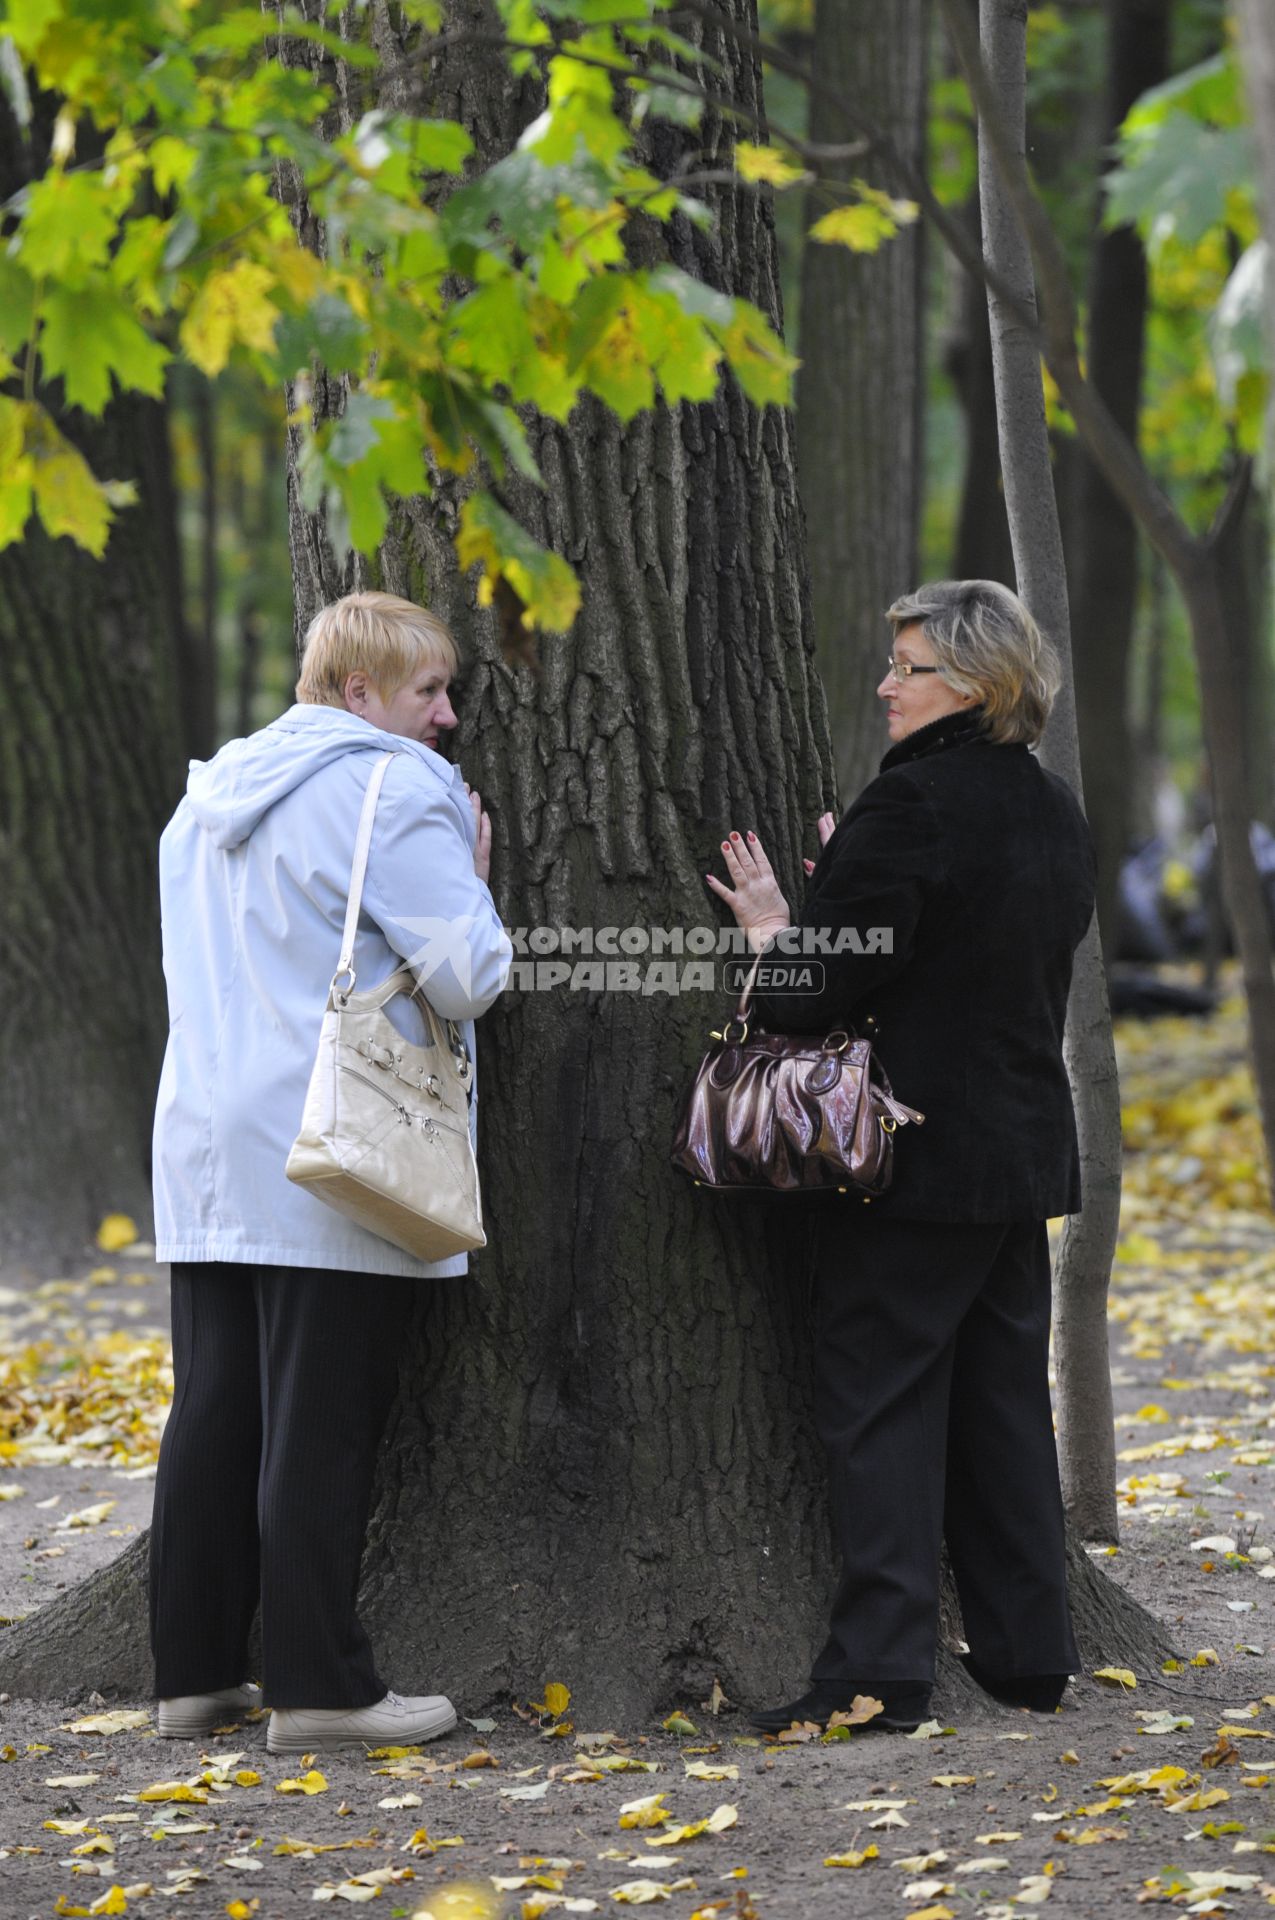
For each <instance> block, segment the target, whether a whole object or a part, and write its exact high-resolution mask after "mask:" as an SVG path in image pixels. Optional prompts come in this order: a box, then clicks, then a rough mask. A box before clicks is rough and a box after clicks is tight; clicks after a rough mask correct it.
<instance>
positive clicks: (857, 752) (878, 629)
mask: <svg viewBox="0 0 1275 1920" xmlns="http://www.w3.org/2000/svg"><path fill="white" fill-rule="evenodd" d="M928 16H929V0H897V4H896V5H895V6H893V7H882V6H880V5H879V4H878V0H816V6H815V25H814V37H813V45H812V49H811V58H812V62H813V65H814V69H815V71H816V72H817V73H820V74H822V75H824V76H825V77H826V78H827V79H828V81H829V82H830V83H831V84H832V85H833V86H834V87H836V88H837V89H839V90H840V91H842V92H844V93H846V94H847V95H851V96H853V97H856V98H864V99H869V100H871V101H872V102H873V108H874V111H875V112H876V113H877V114H879V115H880V117H881V118H882V119H883V120H887V121H888V122H889V123H890V125H891V127H892V128H893V130H894V134H895V138H896V140H897V141H898V143H899V145H900V146H901V147H902V148H904V149H905V150H906V151H907V153H908V154H909V156H910V158H911V159H912V160H913V162H914V163H915V164H917V165H921V164H923V161H924V152H925V99H926V85H925V74H926V53H927V47H928V43H929V36H928V32H927V27H928ZM810 137H811V139H812V140H815V141H818V142H820V143H824V144H828V145H831V144H833V143H837V142H850V141H852V140H853V139H854V137H855V129H854V128H853V127H851V126H849V125H848V124H847V122H846V118H845V115H844V113H843V112H842V111H841V110H840V109H839V108H838V105H837V103H836V100H835V99H833V98H830V97H829V96H828V95H827V94H824V93H819V94H816V95H815V96H814V97H813V98H812V100H811V102H810ZM843 170H845V169H843ZM874 180H876V176H875V175H874ZM876 184H878V185H883V186H887V187H894V188H897V189H899V190H900V191H901V182H899V181H898V180H892V179H889V178H882V179H880V180H876ZM829 204H830V203H829V200H828V196H827V193H826V191H820V190H819V189H815V190H814V191H812V192H811V194H810V195H809V196H808V201H807V220H808V222H809V223H810V224H813V222H814V220H815V219H817V218H818V217H819V215H821V214H823V213H825V212H826V211H827V210H828V206H829ZM922 270H923V252H922V228H921V225H920V223H919V222H918V223H917V224H916V225H915V226H913V227H910V228H907V229H906V230H905V231H904V232H903V233H901V234H900V235H899V236H898V237H897V238H896V239H895V240H893V241H891V242H890V243H889V244H888V245H887V246H884V247H882V248H881V249H880V251H879V252H877V253H872V254H854V253H851V252H850V251H849V250H848V249H847V248H845V247H829V246H821V245H819V244H818V243H811V242H807V243H806V245H805V247H804V249H803V252H802V263H801V316H802V319H801V371H800V373H799V374H798V377H797V472H798V478H799V481H800V486H801V499H802V505H803V506H804V508H805V513H806V530H807V536H808V553H809V561H810V592H811V609H812V613H813V616H814V633H815V651H816V656H817V659H818V662H819V672H820V675H821V677H822V680H823V684H824V690H825V692H826V694H827V699H828V713H829V719H830V722H831V726H832V736H833V745H834V751H835V754H836V763H837V783H838V788H839V791H840V794H841V799H842V802H843V804H846V803H848V802H849V801H851V800H853V799H854V797H855V795H856V794H857V793H858V792H859V791H860V789H861V788H862V787H863V786H864V785H865V784H866V783H867V781H868V780H869V779H871V778H872V776H873V775H874V774H875V773H876V770H877V763H878V762H879V760H880V758H881V725H880V718H879V715H878V711H877V707H878V703H877V701H876V700H875V699H874V697H873V690H874V688H875V687H876V684H877V682H878V681H879V680H880V678H881V672H882V667H881V661H882V658H883V656H884V655H885V654H886V653H887V652H888V651H889V647H888V633H887V629H886V626H885V622H884V620H883V618H882V616H883V614H884V612H885V609H886V608H887V607H888V606H889V605H890V603H891V601H892V600H895V599H897V598H898V596H899V595H900V594H901V593H907V592H909V591H910V590H911V588H912V587H914V586H915V585H916V566H917V527H918V520H919V515H920V501H921V485H922V478H923V474H922V431H923V423H924V412H925V377H924V371H923V367H922V360H921V331H922V318H923V312H924V289H923V283H922Z"/></svg>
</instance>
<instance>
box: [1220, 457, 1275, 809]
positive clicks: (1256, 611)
mask: <svg viewBox="0 0 1275 1920" xmlns="http://www.w3.org/2000/svg"><path fill="white" fill-rule="evenodd" d="M1269 556H1270V527H1269V522H1268V520H1267V517H1266V514H1265V512H1264V510H1263V502H1262V499H1261V496H1260V495H1259V494H1258V493H1257V490H1256V489H1255V488H1250V489H1249V491H1248V494H1247V496H1246V498H1245V501H1244V509H1243V512H1242V513H1240V514H1238V515H1237V516H1236V518H1235V519H1234V520H1233V521H1232V522H1231V523H1230V524H1229V525H1228V526H1227V528H1226V530H1225V532H1224V534H1223V536H1222V539H1221V540H1220V542H1219V543H1218V554H1217V562H1218V584H1219V586H1220V588H1221V591H1222V604H1223V607H1224V608H1225V612H1226V625H1227V629H1228V631H1229V633H1230V636H1231V647H1232V649H1233V651H1234V654H1235V672H1236V678H1237V680H1238V682H1239V690H1240V699H1241V702H1242V705H1243V710H1244V722H1245V726H1246V728H1247V738H1246V742H1245V756H1244V758H1245V765H1246V767H1247V770H1248V776H1249V812H1250V814H1251V815H1252V817H1253V819H1254V820H1265V821H1266V822H1267V823H1268V824H1269V821H1270V807H1271V778H1272V772H1273V771H1275V769H1273V768H1272V764H1271V763H1272V753H1271V744H1272V743H1271V661H1270V625H1269V622H1270V594H1269V571H1268V561H1269Z"/></svg>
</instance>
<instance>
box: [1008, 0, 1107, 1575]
mask: <svg viewBox="0 0 1275 1920" xmlns="http://www.w3.org/2000/svg"><path fill="white" fill-rule="evenodd" d="M979 19H980V34H981V39H982V45H983V57H984V60H985V62H986V64H987V67H988V70H989V73H990V74H991V77H992V80H993V82H994V84H995V85H996V88H997V91H998V94H999V98H1000V101H1001V110H1002V112H1003V114H1004V117H1005V122H1006V126H1007V129H1008V132H1009V137H1010V138H1011V139H1013V140H1014V141H1015V143H1016V145H1017V147H1018V150H1019V151H1020V152H1021V151H1023V149H1024V147H1025V145H1026V96H1027V56H1026V29H1027V22H1026V12H1025V9H1024V8H1023V7H1022V5H1021V0H981V6H980V14H979ZM979 194H980V199H981V202H982V208H983V245H984V251H985V255H986V259H987V263H988V265H989V267H990V268H991V269H992V270H993V272H994V273H995V274H997V275H999V276H1000V279H1001V281H1002V282H1003V283H1004V284H1007V285H1008V286H1009V287H1011V288H1012V289H1013V291H1014V292H1015V294H1016V295H1017V297H1018V299H1019V301H1020V302H1022V303H1024V304H1025V305H1028V306H1030V307H1032V308H1034V306H1035V299H1036V293H1035V282H1034V278H1033V274H1032V264H1031V255H1030V252H1029V249H1028V246H1027V241H1026V239H1025V237H1024V235H1023V233H1022V231H1021V229H1020V227H1019V225H1018V222H1017V220H1016V219H1015V217H1014V213H1013V209H1012V208H1011V206H1010V204H1009V201H1008V199H1007V197H1006V194H1005V191H1004V187H1003V184H1002V181H1001V178H1000V174H999V171H998V169H997V165H996V160H995V156H994V154H993V153H992V152H991V150H990V148H989V145H988V143H987V141H986V140H985V138H984V137H983V135H982V130H981V128H980V139H979ZM988 302H989V311H990V315H991V328H992V353H993V358H994V362H995V369H996V409H997V415H998V418H999V422H1000V445H1001V468H1002V471H1003V473H1004V476H1005V499H1006V504H1007V507H1008V510H1009V525H1010V534H1011V537H1012V540H1013V545H1014V564H1015V569H1016V572H1017V576H1018V591H1019V592H1020V594H1021V595H1022V597H1023V599H1024V600H1025V602H1026V603H1027V605H1028V606H1029V607H1030V608H1031V610H1032V612H1033V614H1034V615H1035V617H1036V619H1037V621H1038V622H1039V624H1040V626H1041V627H1042V629H1043V630H1044V632H1045V633H1046V634H1048V636H1049V638H1050V639H1051V640H1052V641H1053V643H1054V645H1055V646H1056V647H1057V649H1058V652H1059V655H1060V657H1061V659H1062V661H1063V666H1064V684H1063V689H1062V692H1061V693H1060V695H1059V697H1058V701H1057V703H1056V705H1055V707H1054V711H1053V714H1052V715H1051V717H1050V722H1049V728H1048V731H1047V733H1046V737H1045V749H1044V757H1045V759H1046V761H1047V764H1048V765H1050V766H1051V767H1052V768H1053V770H1054V771H1055V772H1057V773H1060V774H1061V775H1062V776H1063V778H1064V779H1066V780H1068V781H1069V782H1070V783H1071V785H1072V786H1073V787H1074V788H1075V790H1076V792H1077V794H1079V793H1080V792H1081V779H1080V756H1079V749H1078V745H1077V740H1076V708H1075V694H1074V689H1073V686H1072V680H1071V671H1070V668H1071V646H1070V633H1071V621H1070V614H1069V610H1068V602H1067V574H1066V568H1065V565H1064V562H1063V550H1062V535H1061V531H1060V528H1059V524H1058V508H1057V503H1056V501H1055V498H1054V483H1053V475H1052V473H1051V471H1050V461H1049V434H1048V428H1047V426H1046V421H1045V399H1044V391H1043V387H1042V384H1041V376H1040V355H1039V352H1038V350H1037V347H1036V344H1035V342H1034V341H1033V340H1032V339H1031V338H1030V337H1029V336H1028V335H1027V334H1026V333H1025V331H1024V330H1023V328H1022V327H1021V326H1020V325H1019V324H1018V321H1017V318H1016V316H1015V314H1014V313H1013V312H1012V310H1011V309H1010V307H1009V306H1008V304H1007V303H1006V302H1005V301H1004V300H1003V299H1001V298H1000V297H999V296H998V295H997V294H995V293H993V292H990V291H989V294H988ZM1066 1052H1067V1067H1068V1072H1069V1074H1070V1076H1071V1083H1072V1091H1073V1095H1074V1098H1075V1103H1076V1120H1077V1127H1078V1131H1079V1134H1080V1156H1081V1173H1082V1179H1083V1182H1084V1196H1085V1197H1084V1210H1083V1212H1081V1213H1080V1214H1077V1215H1074V1216H1072V1217H1071V1218H1070V1219H1069V1220H1068V1221H1067V1224H1066V1227H1065V1229H1064V1232H1063V1238H1062V1244H1061V1246H1060V1248H1059V1253H1058V1260H1057V1265H1056V1269H1055V1274H1054V1354H1055V1361H1056V1365H1057V1372H1058V1400H1057V1408H1058V1438H1059V1449H1060V1457H1061V1467H1062V1480H1063V1494H1064V1498H1065V1500H1066V1504H1067V1512H1068V1517H1069V1518H1070V1520H1071V1522H1072V1524H1073V1526H1074V1527H1075V1528H1076V1529H1077V1530H1078V1532H1079V1533H1080V1534H1081V1536H1082V1537H1083V1538H1085V1539H1087V1540H1114V1539H1115V1538H1116V1537H1117V1530H1118V1529H1117V1520H1116V1495H1115V1481H1116V1474H1115V1438H1114V1428H1113V1416H1112V1401H1111V1376H1110V1371H1109V1366H1108V1358H1107V1286H1108V1281H1109V1278H1110V1274H1111V1262H1112V1258H1113V1256H1114V1254H1115V1246H1116V1236H1117V1233H1118V1231H1119V1225H1120V1089H1119V1082H1118V1079H1117V1075H1116V1061H1115V1048H1114V1046H1113V1044H1112V1038H1111V1015H1110V1010H1109V1008H1108V1004H1107V989H1106V980H1105V977H1104V974H1103V969H1102V956H1101V953H1100V950H1099V946H1098V934H1097V927H1096V924H1094V925H1091V926H1090V929H1089V932H1088V934H1087V935H1086V936H1085V939H1084V942H1083V943H1082V945H1081V947H1080V950H1079V952H1078V953H1077V955H1076V970H1075V977H1074V979H1073V982H1072V990H1071V1001H1070V1004H1069V1007H1068V1016H1067V1041H1066Z"/></svg>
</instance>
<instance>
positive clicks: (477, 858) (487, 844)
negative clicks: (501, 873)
mask: <svg viewBox="0 0 1275 1920" xmlns="http://www.w3.org/2000/svg"><path fill="white" fill-rule="evenodd" d="M465 792H466V793H467V794H468V795H469V804H470V806H471V808H472V809H473V814H474V872H475V873H476V874H477V875H478V878H479V879H480V880H481V881H483V882H484V884H485V883H486V882H487V881H489V880H490V879H491V815H490V814H489V813H484V812H483V803H482V799H481V797H480V795H479V793H478V791H477V789H476V788H475V787H471V786H470V784H469V782H468V780H466V782H465Z"/></svg>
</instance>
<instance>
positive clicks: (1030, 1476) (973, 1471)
mask: <svg viewBox="0 0 1275 1920" xmlns="http://www.w3.org/2000/svg"><path fill="white" fill-rule="evenodd" d="M815 1232H816V1239H815V1247H816V1253H815V1343H816V1352H815V1382H816V1386H815V1395H816V1397H815V1407H816V1419H817V1422H818V1426H819V1431H820V1436H821V1438H822V1440H823V1442H824V1445H825V1447H826V1449H827V1453H828V1464H829V1482H830V1494H831V1504H832V1519H833V1526H834V1530H835V1533H836V1538H837V1543H838V1545H839V1547H840V1549H841V1555H842V1576H841V1582H840V1585H839V1587H838V1589H837V1594H836V1599H835V1601H834V1604H833V1609H832V1622H831V1628H830V1632H829V1637H828V1641H827V1644H826V1646H825V1647H824V1649H823V1651H822V1653H821V1654H820V1655H819V1657H818V1659H817V1660H816V1662H815V1665H814V1670H813V1673H814V1678H815V1679H817V1680H829V1679H854V1680H861V1681H862V1680H869V1681H879V1682H886V1681H913V1682H928V1681H930V1680H932V1679H933V1677H934V1662H935V1656H936V1653H937V1642H938V1588H939V1551H940V1545H941V1542H942V1540H943V1538H944V1536H946V1539H947V1546H948V1553H949V1555H950V1557H951V1561H952V1568H953V1571H954V1573H955V1575H956V1582H957V1588H958V1590H959V1593H960V1600H961V1611H962V1614H963V1617H964V1622H965V1634H966V1638H967V1639H968V1641H969V1645H970V1650H971V1652H972V1653H973V1654H974V1657H975V1658H976V1659H977V1660H978V1661H980V1662H981V1663H982V1665H983V1666H984V1667H985V1668H987V1669H988V1670H989V1671H990V1672H992V1673H995V1674H997V1675H1002V1676H1011V1675H1014V1676H1017V1675H1021V1674H1029V1673H1070V1672H1074V1671H1075V1669H1076V1667H1077V1666H1078V1664H1079V1657H1078V1655H1077V1652H1076V1644H1075V1640H1074V1639H1073V1637H1072V1631H1071V1622H1070V1618H1069V1615H1068V1611H1067V1588H1066V1572H1065V1561H1064V1540H1063V1510H1062V1496H1061V1493H1060V1491H1059V1485H1058V1459H1057V1453H1056V1450H1055V1447H1054V1431H1053V1419H1052V1414H1051V1410H1050V1402H1049V1381H1048V1373H1047V1367H1048V1353H1049V1315H1050V1271H1049V1244H1048V1240H1047V1237H1046V1232H1045V1227H1044V1223H1043V1222H1042V1223H1040V1224H1039V1225H1013V1226H983V1225H969V1224H962V1225H946V1224H944V1225H936V1224H932V1223H930V1222H928V1221H926V1222H919V1221H891V1220H889V1219H887V1218H881V1217H878V1218H876V1219H872V1218H870V1217H867V1209H864V1210H863V1211H862V1212H856V1213H855V1214H854V1215H853V1216H851V1217H849V1218H847V1216H846V1215H845V1214H844V1213H839V1212H836V1211H834V1210H833V1209H831V1208H829V1209H828V1210H827V1212H826V1213H824V1214H823V1216H822V1217H821V1219H820V1220H819V1221H818V1223H817V1226H816V1230H815Z"/></svg>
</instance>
